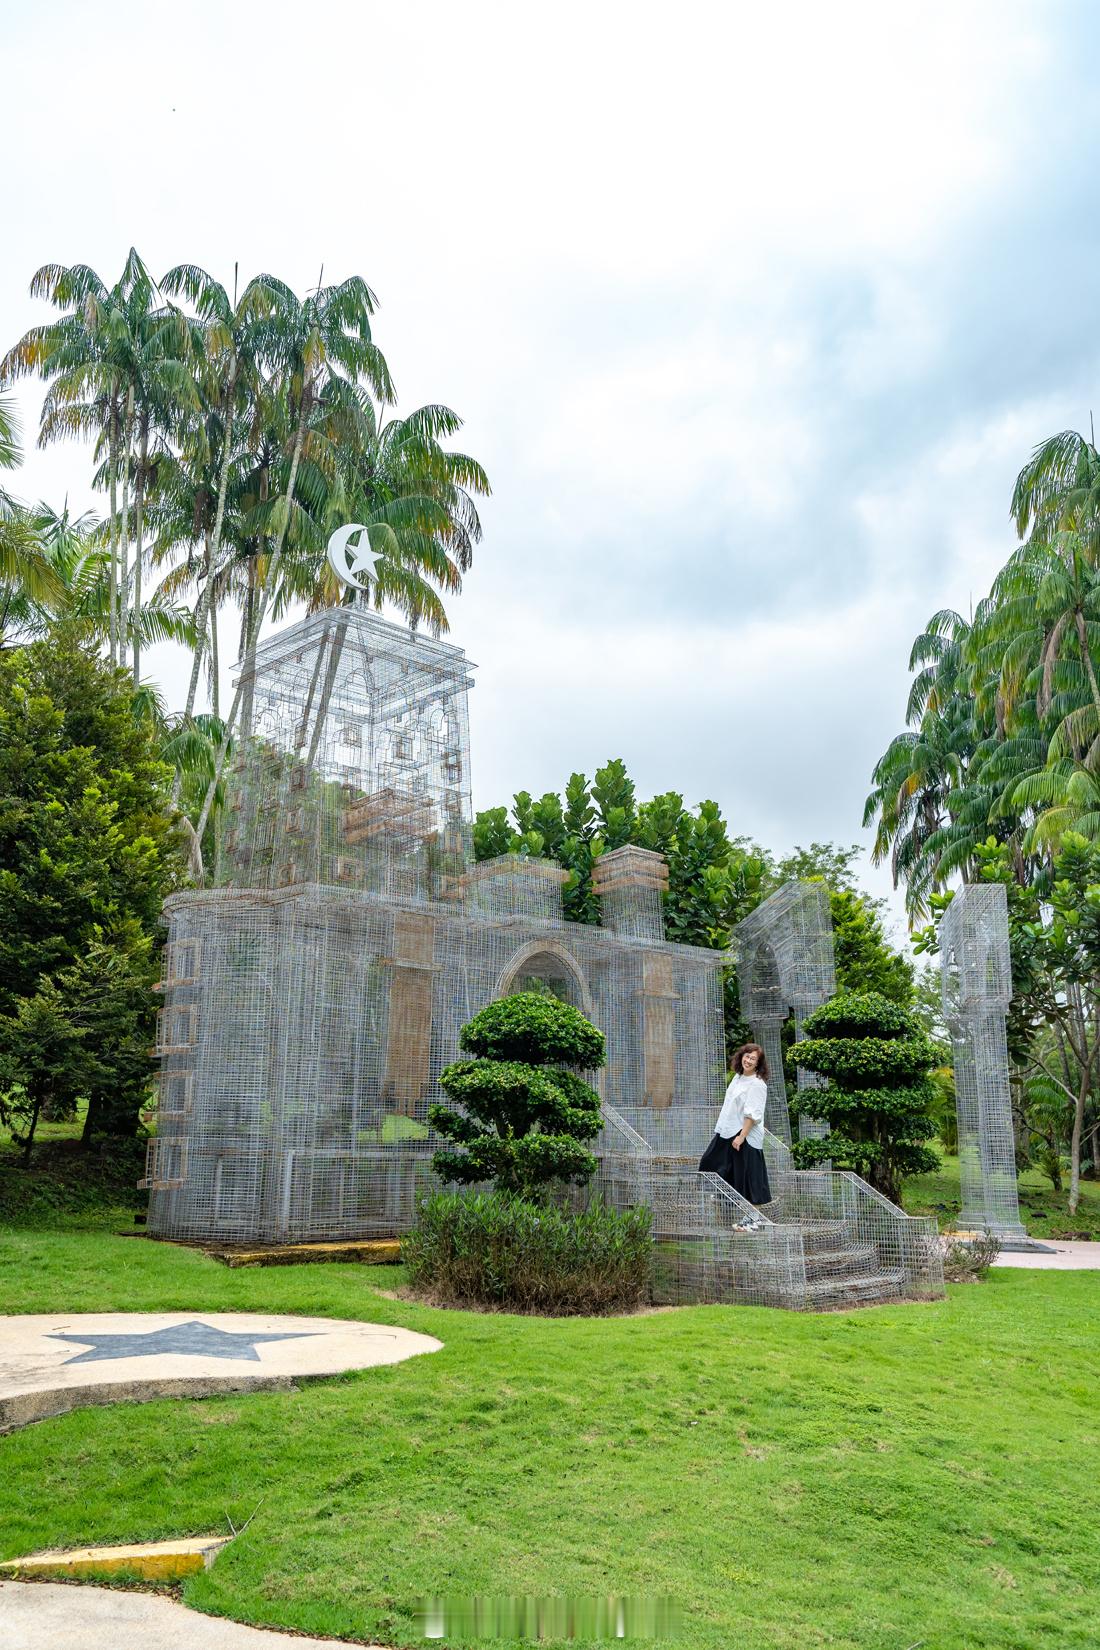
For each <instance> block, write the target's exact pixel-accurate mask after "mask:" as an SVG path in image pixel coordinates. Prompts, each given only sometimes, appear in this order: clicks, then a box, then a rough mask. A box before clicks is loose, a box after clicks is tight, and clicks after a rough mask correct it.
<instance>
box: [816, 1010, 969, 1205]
mask: <svg viewBox="0 0 1100 1650" xmlns="http://www.w3.org/2000/svg"><path fill="white" fill-rule="evenodd" d="M802 1030H803V1036H802V1039H801V1041H799V1042H797V1043H795V1045H794V1048H793V1050H792V1057H793V1059H794V1061H795V1064H796V1065H798V1066H801V1067H802V1068H803V1069H804V1070H806V1071H815V1072H818V1073H820V1075H821V1076H822V1077H825V1078H826V1079H827V1081H826V1083H825V1085H824V1086H823V1087H822V1088H815V1089H812V1090H808V1091H806V1092H805V1094H804V1096H802V1097H800V1100H799V1101H796V1103H795V1105H794V1107H793V1108H792V1110H793V1113H794V1115H795V1116H798V1115H799V1113H800V1112H805V1113H806V1114H808V1115H810V1116H813V1117H820V1118H822V1119H823V1120H824V1121H825V1122H826V1123H828V1124H829V1131H830V1132H829V1133H828V1134H827V1135H826V1136H825V1138H824V1139H823V1140H799V1141H797V1142H796V1144H795V1145H794V1147H793V1153H794V1159H795V1163H796V1164H797V1165H798V1167H799V1168H803V1169H806V1168H812V1167H813V1166H814V1165H815V1164H817V1163H823V1162H825V1161H827V1160H831V1161H832V1163H833V1165H834V1167H836V1168H838V1169H851V1170H853V1171H854V1172H855V1173H856V1174H861V1175H863V1176H864V1178H865V1179H866V1180H868V1181H869V1182H870V1184H871V1185H872V1186H874V1187H875V1189H876V1190H877V1191H880V1192H882V1193H883V1195H884V1196H886V1197H888V1198H890V1199H891V1200H892V1201H893V1202H895V1203H896V1202H898V1200H899V1192H900V1186H901V1180H902V1178H903V1177H904V1176H905V1175H910V1174H925V1173H927V1172H929V1171H931V1170H932V1169H935V1168H937V1167H938V1162H939V1160H938V1158H937V1157H936V1154H935V1152H933V1151H932V1150H931V1149H930V1148H929V1147H928V1146H926V1145H925V1144H924V1141H926V1140H927V1139H928V1138H929V1137H930V1136H931V1135H933V1134H935V1132H936V1110H937V1103H938V1099H939V1096H938V1093H937V1089H936V1085H935V1082H934V1081H933V1079H932V1077H931V1075H930V1074H931V1070H932V1068H933V1067H934V1066H935V1064H936V1061H937V1053H936V1049H935V1046H934V1045H933V1043H932V1042H931V1041H930V1040H929V1038H928V1037H927V1036H926V1035H925V1033H924V1032H923V1030H922V1029H921V1027H920V1025H919V1024H918V1022H917V1020H916V1018H915V1017H914V1016H913V1015H912V1014H911V1013H910V1012H909V1011H908V1010H907V1009H904V1008H902V1007H900V1006H899V1005H898V1004H897V1003H894V1002H890V1001H889V1000H888V999H887V998H886V997H882V996H880V995H879V994H878V993H877V992H875V991H863V992H841V993H840V994H839V995H838V996H836V997H834V998H832V1000H831V1001H830V1002H827V1003H824V1004H823V1005H822V1007H821V1008H819V1009H816V1010H815V1011H814V1013H813V1014H811V1015H809V1016H808V1018H807V1019H806V1020H805V1021H804V1022H803V1027H802Z"/></svg>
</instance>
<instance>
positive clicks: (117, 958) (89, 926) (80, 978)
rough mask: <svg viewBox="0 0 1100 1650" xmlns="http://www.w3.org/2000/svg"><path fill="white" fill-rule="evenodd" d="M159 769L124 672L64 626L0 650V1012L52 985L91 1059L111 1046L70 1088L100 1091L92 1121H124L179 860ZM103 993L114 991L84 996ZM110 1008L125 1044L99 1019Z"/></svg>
mask: <svg viewBox="0 0 1100 1650" xmlns="http://www.w3.org/2000/svg"><path fill="white" fill-rule="evenodd" d="M169 778H170V770H169V769H168V768H167V767H166V765H165V764H164V763H163V762H162V761H161V759H160V754H159V750H158V745H157V739H156V734H155V730H154V729H153V728H152V727H151V726H150V725H149V724H148V723H147V722H143V721H141V720H139V719H138V718H136V717H135V716H134V713H133V705H132V695H131V688H130V686H129V684H128V682H127V681H126V679H125V678H123V677H122V676H120V674H119V673H118V672H117V671H116V670H114V669H112V668H111V667H110V666H106V665H104V664H102V663H101V662H100V661H98V660H97V659H96V658H95V657H94V656H92V655H91V654H90V653H88V652H87V651H86V650H84V649H83V648H81V647H80V646H79V644H78V643H77V642H76V641H75V640H74V639H73V637H72V635H71V634H68V633H66V632H57V633H54V634H53V635H51V636H50V637H49V638H48V639H47V640H45V641H42V642H37V643H34V644H33V645H31V646H29V647H25V648H18V649H13V650H11V651H10V652H7V653H3V654H0V1015H3V1016H5V1017H6V1018H7V1020H8V1021H9V1022H11V1021H18V1020H19V1017H20V1015H21V1014H22V1015H23V1016H24V1017H25V1016H26V1015H27V1014H28V1013H30V1010H29V1009H27V1008H26V1007H24V1006H23V1005H25V1004H27V1003H28V1002H30V1001H31V1000H32V999H34V998H35V997H36V996H38V997H39V1003H40V1008H41V1009H42V1012H43V1013H45V1012H46V1010H47V1009H48V1010H49V1012H50V1014H51V1015H52V1013H53V1009H52V1007H51V1004H52V1003H53V1002H54V997H53V995H52V994H53V993H60V994H61V998H62V1002H63V1005H64V1012H65V1014H66V1015H67V1016H68V1017H69V1019H70V1021H71V1023H72V1024H73V1025H75V1026H76V1028H77V1029H78V1030H80V1031H82V1032H86V1033H87V1034H88V1038H89V1040H90V1045H91V1047H92V1049H93V1051H94V1052H95V1054H96V1057H97V1058H103V1059H105V1060H106V1059H107V1053H106V1051H107V1050H109V1049H111V1048H113V1049H114V1050H115V1053H116V1055H117V1059H115V1058H114V1057H113V1056H112V1059H111V1060H110V1061H109V1062H108V1064H109V1066H110V1069H109V1070H107V1071H105V1073H103V1074H101V1080H100V1079H96V1081H97V1082H99V1087H98V1089H97V1088H96V1087H95V1083H93V1084H92V1087H86V1088H85V1089H84V1090H83V1091H82V1092H84V1093H86V1094H88V1095H89V1097H90V1098H91V1097H94V1094H98V1095H99V1096H100V1100H99V1102H98V1103H97V1105H96V1106H95V1107H94V1111H93V1117H92V1124H91V1126H92V1127H94V1128H98V1127H100V1126H101V1120H102V1126H104V1127H108V1128H110V1129H112V1130H115V1129H118V1128H121V1127H123V1126H124V1125H125V1127H126V1128H128V1129H131V1130H132V1128H133V1127H134V1125H135V1120H136V1105H134V1104H132V1102H134V1100H135V1096H136V1087H135V1085H134V1083H133V1082H131V1075H132V1065H131V1056H133V1058H135V1059H136V1058H137V1055H136V1052H135V1051H136V1049H137V1048H138V1047H139V1046H144V1049H145V1050H146V1056H145V1057H146V1059H147V1050H148V1047H149V1044H150V1043H151V1041H152V1036H151V1033H152V1023H153V1021H152V1016H153V1014H154V1011H155V1001H154V998H153V997H152V995H151V987H152V982H153V976H154V973H155V966H156V962H155V946H156V938H157V934H158V921H159V917H160V910H161V905H162V902H163V900H164V897H165V895H166V894H167V893H168V892H169V891H170V889H171V888H172V886H173V885H174V883H175V881H176V879H177V877H178V875H179V870H180V864H179V849H178V840H177V834H176V831H175V829H174V825H173V820H172V815H171V811H170V808H169V806H168V790H167V787H168V781H169ZM73 970H75V972H72V971H73ZM47 982H48V985H47ZM43 991H44V992H45V995H44V996H43V995H42V993H43ZM104 994H106V995H108V996H111V995H113V996H114V997H116V999H117V1000H116V1001H115V1002H113V1003H100V1004H99V1005H98V1006H97V996H103V995H104ZM78 1004H79V1005H83V1006H80V1007H79V1013H78ZM140 1004H143V1006H140ZM43 1005H44V1006H43ZM126 1005H129V1006H128V1007H127V1006H126ZM124 1008H125V1011H126V1013H127V1014H131V1016H132V1028H133V1034H132V1045H131V1044H126V1036H127V1035H129V1034H128V1033H127V1034H126V1035H124V1030H123V1029H122V1028H119V1027H115V1028H114V1029H111V1026H110V1024H109V1020H110V1016H111V1015H112V1014H113V1013H114V1012H115V1011H116V1010H117V1011H118V1012H119V1013H121V1012H123V1009H124ZM36 1012H37V1011H36ZM104 1016H107V1018H104ZM43 1023H45V1022H43ZM8 1029H9V1034H10V1035H12V1036H14V1035H15V1031H14V1029H13V1027H12V1026H11V1025H10V1024H9V1028H8ZM24 1030H26V1027H24ZM22 1034H23V1033H22V1032H21V1033H20V1035H22ZM124 1045H126V1047H127V1048H128V1049H129V1052H125V1053H124ZM24 1046H25V1045H24ZM145 1070H146V1073H147V1071H148V1066H147V1065H146V1066H145ZM128 1074H131V1075H128ZM92 1075H93V1077H95V1074H94V1073H93V1074H92ZM89 1081H90V1079H89ZM113 1091H117V1095H118V1096H119V1097H121V1105H122V1108H123V1110H124V1111H125V1114H126V1115H125V1117H122V1116H120V1113H119V1111H118V1110H116V1109H115V1108H114V1104H113V1101H112V1100H111V1094H112V1092H113Z"/></svg>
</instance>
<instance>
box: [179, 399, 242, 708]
mask: <svg viewBox="0 0 1100 1650" xmlns="http://www.w3.org/2000/svg"><path fill="white" fill-rule="evenodd" d="M236 388H237V369H236V367H234V369H233V372H232V374H231V376H230V379H229V384H228V387H227V389H226V392H225V439H224V447H223V451H222V463H221V473H220V475H219V476H218V505H217V509H216V511H215V513H214V533H213V537H212V539H211V542H210V553H209V555H208V557H207V561H206V578H205V580H204V582H203V587H202V591H201V593H200V595H199V599H198V603H197V605H196V607H195V631H196V634H197V635H198V636H199V637H200V638H201V637H204V636H205V634H206V616H207V613H208V612H209V610H210V601H211V597H212V594H213V588H214V569H215V567H216V566H217V561H218V551H219V550H220V549H221V542H222V526H223V524H224V522H225V499H226V494H227V492H228V490H229V465H230V460H231V458H232V456H233V440H232V435H233V398H234V395H235V394H236ZM202 648H203V643H202V641H201V640H200V641H199V642H198V643H197V644H196V648H195V657H194V659H193V660H192V662H191V680H190V682H189V683H188V685H187V703H186V704H185V705H184V707H183V714H184V717H185V718H186V717H188V716H190V715H191V713H192V711H193V710H194V708H195V698H196V695H197V693H198V686H199V667H200V665H201V663H202Z"/></svg>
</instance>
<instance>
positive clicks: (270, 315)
mask: <svg viewBox="0 0 1100 1650" xmlns="http://www.w3.org/2000/svg"><path fill="white" fill-rule="evenodd" d="M246 297H248V298H249V299H250V301H252V302H254V303H255V305H256V312H257V317H258V321H259V325H260V326H261V328H262V337H261V340H260V346H259V350H258V353H259V354H260V356H261V358H262V359H263V360H264V361H265V362H266V364H267V365H268V366H269V367H270V368H271V370H272V375H273V379H274V385H275V388H276V391H277V394H278V400H279V402H281V404H282V406H283V407H284V408H285V410H286V414H287V418H288V423H287V435H288V436H289V470H288V473H287V480H286V486H285V490H284V491H283V492H282V493H281V495H280V496H279V498H278V500H277V501H276V503H275V504H274V506H273V507H272V508H271V510H270V512H269V513H268V518H267V521H266V523H265V527H266V531H267V533H268V534H269V535H270V534H272V533H273V534H274V544H273V546H272V549H271V553H270V556H269V557H268V558H267V562H266V567H265V568H264V570H263V575H262V583H261V587H260V592H259V597H258V600H257V601H256V604H255V611H254V613H253V615H252V619H251V624H250V626H249V630H248V634H247V635H246V637H245V648H244V659H243V668H242V670H241V674H240V679H239V681H238V683H237V687H236V690H235V692H234V695H233V702H232V704H231V706H230V710H229V715H228V717H227V719H226V727H227V732H226V735H225V737H224V738H223V740H222V744H221V747H220V749H219V752H218V761H217V765H216V768H215V773H214V776H213V778H212V779H211V782H210V785H209V787H208V789H207V793H206V797H205V799H204V801H203V806H202V810H201V812H200V814H199V819H198V822H197V824H196V827H195V828H196V832H197V834H198V837H199V840H200V842H201V840H202V835H203V831H204V830H205V828H206V822H207V820H208V819H209V816H210V809H211V808H212V807H213V804H214V796H215V792H216V789H217V786H218V784H219V783H220V781H221V776H222V771H223V768H224V765H225V758H226V754H227V752H228V748H229V739H230V735H231V732H232V729H233V728H234V727H235V725H236V721H237V717H238V714H239V712H240V710H241V702H242V698H243V696H244V693H245V689H246V687H250V686H251V682H252V677H253V673H254V670H255V660H256V648H257V645H258V642H259V637H260V631H261V629H262V626H263V622H264V619H265V617H266V614H267V609H268V605H269V603H270V600H271V597H272V594H273V593H274V591H275V590H277V588H278V583H279V571H280V564H281V561H282V555H283V547H284V545H285V543H286V537H287V529H288V527H289V526H290V520H291V513H292V509H293V506H294V499H295V487H296V485H297V480H298V468H299V465H300V464H301V461H302V451H303V448H304V446H305V439H306V430H307V428H308V425H309V419H310V414H311V412H312V411H313V409H314V407H315V406H316V405H317V402H318V401H319V400H320V398H321V395H322V394H323V393H324V392H326V391H327V392H329V394H330V395H332V396H334V397H339V396H340V394H341V391H342V389H346V388H347V387H348V386H354V385H356V384H358V383H359V382H360V381H361V380H362V381H365V383H366V385H367V387H368V388H369V389H370V390H371V391H372V392H373V394H374V395H375V396H376V397H377V399H378V400H379V401H381V402H383V403H384V404H385V403H388V402H390V401H392V400H393V394H394V392H393V382H392V380H391V378H390V372H389V368H388V366H387V365H386V361H385V358H384V357H383V355H382V352H381V351H380V350H379V348H378V346H377V345H376V344H375V343H374V342H373V340H372V338H371V331H370V317H371V315H372V314H373V313H374V308H375V302H376V300H375V297H374V294H373V293H372V292H371V290H370V288H369V287H368V286H367V284H366V282H365V281H364V280H363V279H362V278H361V277H360V276H358V275H353V276H352V277H350V279H348V280H346V281H343V282H341V283H340V284H339V285H338V286H329V287H318V288H317V290H316V291H315V292H313V293H311V294H310V295H309V296H308V297H306V298H305V299H299V298H297V297H296V296H295V294H294V293H293V292H292V291H291V289H290V288H289V287H288V286H287V285H286V284H285V282H283V281H279V280H277V279H276V278H275V277H274V276H272V275H258V276H256V278H255V279H254V280H252V281H250V282H249V285H248V287H247V288H246ZM291 432H292V433H291ZM245 731H246V732H247V729H245Z"/></svg>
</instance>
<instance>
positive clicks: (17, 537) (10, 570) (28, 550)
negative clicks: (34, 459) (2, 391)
mask: <svg viewBox="0 0 1100 1650" xmlns="http://www.w3.org/2000/svg"><path fill="white" fill-rule="evenodd" d="M19 436H20V430H19V420H18V418H17V416H16V413H15V409H14V407H13V406H12V403H11V401H10V400H9V399H7V398H6V397H0V470H14V469H16V468H17V467H18V465H19V464H20V463H21V462H22V456H23V455H22V447H21V445H20V440H19ZM64 598H65V586H64V581H63V579H62V577H61V575H60V573H59V571H58V569H57V566H56V565H55V557H54V555H52V554H51V547H50V545H49V544H48V543H47V541H46V540H45V538H44V535H43V524H42V522H41V521H40V520H39V519H38V518H36V516H35V515H34V514H33V512H31V511H29V510H28V509H26V507H25V506H24V505H22V504H19V503H18V502H17V500H15V499H14V498H13V497H12V496H11V494H10V493H8V492H7V491H6V490H5V489H4V488H2V487H0V638H4V637H6V635H7V633H8V632H9V630H10V629H11V628H12V627H13V625H14V627H15V628H16V629H18V630H24V629H25V628H26V626H27V623H28V621H30V620H32V619H33V618H35V617H36V616H37V615H38V614H45V613H46V612H57V611H58V610H60V608H61V607H62V606H63V605H64Z"/></svg>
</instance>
